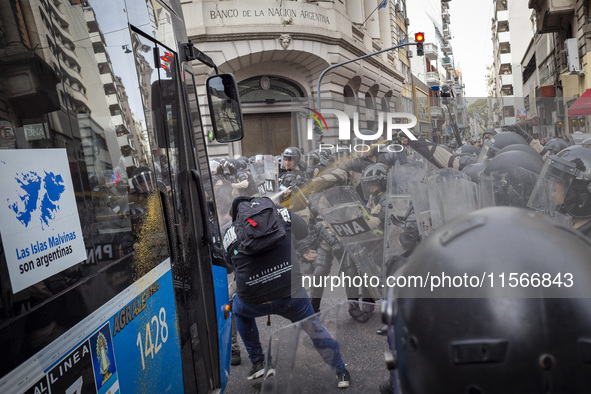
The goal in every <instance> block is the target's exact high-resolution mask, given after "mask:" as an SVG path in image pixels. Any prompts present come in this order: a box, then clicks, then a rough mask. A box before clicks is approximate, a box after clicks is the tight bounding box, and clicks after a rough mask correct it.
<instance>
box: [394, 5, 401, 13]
mask: <svg viewBox="0 0 591 394" xmlns="http://www.w3.org/2000/svg"><path fill="white" fill-rule="evenodd" d="M394 10H395V11H396V12H400V4H396V5H395V6H394Z"/></svg>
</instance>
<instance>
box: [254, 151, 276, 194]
mask: <svg viewBox="0 0 591 394" xmlns="http://www.w3.org/2000/svg"><path fill="white" fill-rule="evenodd" d="M248 169H249V170H250V173H251V174H252V178H253V179H254V182H255V184H256V186H257V191H258V194H259V195H260V196H265V195H269V194H273V193H275V192H277V177H278V166H277V159H276V158H275V157H274V156H272V155H265V156H264V157H263V161H262V162H255V163H250V164H249V165H248Z"/></svg>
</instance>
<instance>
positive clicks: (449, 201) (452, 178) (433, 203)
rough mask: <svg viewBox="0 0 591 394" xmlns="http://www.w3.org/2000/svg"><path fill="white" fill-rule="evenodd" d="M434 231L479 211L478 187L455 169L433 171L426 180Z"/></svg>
mask: <svg viewBox="0 0 591 394" xmlns="http://www.w3.org/2000/svg"><path fill="white" fill-rule="evenodd" d="M425 183H426V185H427V190H428V194H429V206H430V209H431V223H432V226H433V229H438V228H439V227H441V226H442V225H443V224H444V223H446V222H448V221H450V220H452V219H454V218H456V217H458V216H461V215H463V214H465V213H468V212H472V211H475V210H477V209H478V185H476V184H475V183H474V182H472V180H471V179H470V177H469V176H467V175H466V174H464V173H463V172H460V171H457V170H455V169H453V168H442V169H439V170H435V171H432V172H430V173H428V174H427V176H426V178H425Z"/></svg>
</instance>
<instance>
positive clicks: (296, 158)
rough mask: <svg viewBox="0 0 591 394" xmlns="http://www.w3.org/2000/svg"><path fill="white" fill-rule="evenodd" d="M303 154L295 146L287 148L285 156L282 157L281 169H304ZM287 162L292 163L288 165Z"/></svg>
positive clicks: (284, 152)
mask: <svg viewBox="0 0 591 394" xmlns="http://www.w3.org/2000/svg"><path fill="white" fill-rule="evenodd" d="M301 159H302V152H300V150H299V149H298V148H296V147H295V146H290V147H288V148H285V150H284V151H283V154H282V155H281V168H284V169H287V170H291V169H293V168H294V167H295V166H298V167H300V169H302V160H301ZM287 162H291V164H288V163H287Z"/></svg>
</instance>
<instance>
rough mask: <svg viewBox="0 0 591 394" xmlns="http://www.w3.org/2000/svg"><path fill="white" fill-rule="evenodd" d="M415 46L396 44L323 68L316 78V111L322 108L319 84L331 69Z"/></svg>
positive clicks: (412, 43)
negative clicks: (404, 47) (408, 46)
mask: <svg viewBox="0 0 591 394" xmlns="http://www.w3.org/2000/svg"><path fill="white" fill-rule="evenodd" d="M403 41H404V40H403ZM417 44H418V43H416V42H407V43H402V44H398V45H395V46H393V47H390V48H386V49H382V50H381V51H377V52H373V53H368V54H367V55H363V56H359V57H356V58H354V59H351V60H347V61H345V62H341V63H337V64H333V65H332V66H329V67H327V68H325V69H324V71H322V73H321V74H320V76H319V77H318V85H317V87H316V95H317V96H318V99H317V101H316V102H317V106H316V107H317V110H318V112H320V110H321V109H322V108H321V100H322V99H321V97H320V84H321V83H322V78H323V77H324V75H325V74H326V73H327V72H329V71H330V70H332V69H335V68H337V67H340V66H344V65H345V64H349V63H353V62H356V61H357V60H363V59H365V58H367V57H370V56H374V55H379V54H380V53H383V52H387V51H391V50H393V49H398V48H401V47H403V46H407V45H417Z"/></svg>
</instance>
